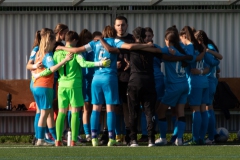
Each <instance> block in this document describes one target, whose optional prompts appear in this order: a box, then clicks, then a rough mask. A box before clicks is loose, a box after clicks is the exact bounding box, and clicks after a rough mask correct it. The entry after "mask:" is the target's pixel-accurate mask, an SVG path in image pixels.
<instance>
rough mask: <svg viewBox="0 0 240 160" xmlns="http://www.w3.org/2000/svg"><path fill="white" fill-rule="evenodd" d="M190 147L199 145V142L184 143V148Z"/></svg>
mask: <svg viewBox="0 0 240 160" xmlns="http://www.w3.org/2000/svg"><path fill="white" fill-rule="evenodd" d="M188 145H190V146H195V145H199V142H198V141H194V140H191V141H189V142H186V143H184V146H188Z"/></svg>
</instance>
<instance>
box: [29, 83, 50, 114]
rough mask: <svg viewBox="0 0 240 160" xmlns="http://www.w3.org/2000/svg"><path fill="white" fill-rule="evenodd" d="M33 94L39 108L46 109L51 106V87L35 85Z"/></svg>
mask: <svg viewBox="0 0 240 160" xmlns="http://www.w3.org/2000/svg"><path fill="white" fill-rule="evenodd" d="M33 95H34V99H35V101H36V103H37V106H38V108H39V109H42V110H47V109H51V108H52V104H53V89H52V88H43V87H35V89H34V93H33Z"/></svg>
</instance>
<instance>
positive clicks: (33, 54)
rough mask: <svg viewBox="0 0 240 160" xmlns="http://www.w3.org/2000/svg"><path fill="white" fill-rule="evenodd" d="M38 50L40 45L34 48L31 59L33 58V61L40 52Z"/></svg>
mask: <svg viewBox="0 0 240 160" xmlns="http://www.w3.org/2000/svg"><path fill="white" fill-rule="evenodd" d="M38 50H39V47H38V46H36V47H34V48H33V50H32V52H31V55H30V58H29V60H33V61H34V60H35V57H36V53H37V52H38Z"/></svg>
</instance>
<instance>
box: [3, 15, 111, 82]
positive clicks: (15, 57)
mask: <svg viewBox="0 0 240 160" xmlns="http://www.w3.org/2000/svg"><path fill="white" fill-rule="evenodd" d="M110 21H111V15H109V14H101V13H99V14H96V13H94V14H57V13H55V14H0V35H1V39H0V79H29V78H30V72H29V71H27V70H26V63H27V61H28V58H29V55H30V52H31V48H32V44H33V40H34V36H35V32H36V31H37V30H40V29H41V28H43V27H47V28H52V29H54V27H55V26H56V24H57V23H64V24H66V25H68V27H69V29H70V30H74V31H76V32H77V33H80V31H81V30H82V29H84V28H87V29H89V30H90V31H91V32H94V31H96V30H98V31H102V30H103V28H104V26H105V25H107V24H111V22H110Z"/></svg>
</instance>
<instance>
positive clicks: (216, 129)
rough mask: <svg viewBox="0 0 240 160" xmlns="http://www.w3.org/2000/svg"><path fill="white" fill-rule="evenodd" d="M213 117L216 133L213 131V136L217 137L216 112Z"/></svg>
mask: <svg viewBox="0 0 240 160" xmlns="http://www.w3.org/2000/svg"><path fill="white" fill-rule="evenodd" d="M212 114H213V117H214V131H213V133H214V134H213V135H214V136H215V135H216V134H217V129H216V116H215V112H214V110H213V113H212Z"/></svg>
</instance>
